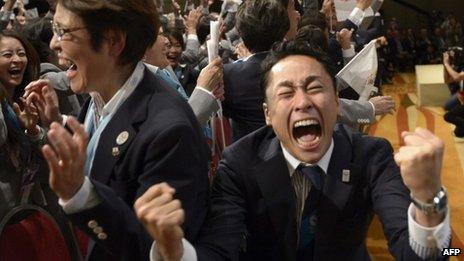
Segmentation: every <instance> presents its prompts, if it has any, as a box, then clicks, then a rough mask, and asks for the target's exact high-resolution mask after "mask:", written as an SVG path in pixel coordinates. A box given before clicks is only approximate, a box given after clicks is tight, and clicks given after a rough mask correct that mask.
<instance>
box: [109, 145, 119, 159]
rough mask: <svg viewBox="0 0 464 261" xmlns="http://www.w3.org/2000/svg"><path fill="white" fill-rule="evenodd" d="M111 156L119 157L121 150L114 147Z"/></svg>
mask: <svg viewBox="0 0 464 261" xmlns="http://www.w3.org/2000/svg"><path fill="white" fill-rule="evenodd" d="M111 154H113V156H114V157H116V156H118V155H119V148H118V147H113V150H112V151H111Z"/></svg>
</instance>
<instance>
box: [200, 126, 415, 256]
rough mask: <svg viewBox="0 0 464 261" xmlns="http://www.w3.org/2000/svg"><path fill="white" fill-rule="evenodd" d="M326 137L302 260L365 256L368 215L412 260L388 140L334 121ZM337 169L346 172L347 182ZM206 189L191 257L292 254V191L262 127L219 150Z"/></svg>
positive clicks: (402, 192)
mask: <svg viewBox="0 0 464 261" xmlns="http://www.w3.org/2000/svg"><path fill="white" fill-rule="evenodd" d="M333 140H334V149H333V154H332V156H331V159H330V163H329V167H328V171H327V176H326V178H325V185H324V188H323V194H322V199H321V203H320V207H319V209H318V214H317V215H318V216H317V226H316V233H315V243H314V245H315V248H314V253H313V256H303V258H302V260H369V255H368V253H367V249H366V246H365V237H366V234H367V230H368V228H369V224H370V223H371V221H372V217H373V215H374V213H375V214H377V215H378V216H379V219H380V221H381V222H382V225H383V227H384V232H385V235H386V237H387V239H388V243H389V248H390V252H391V253H392V255H393V256H395V257H396V258H397V259H400V260H416V259H418V256H417V255H416V254H415V253H414V252H413V250H412V249H411V247H410V245H409V236H408V218H407V209H408V207H409V205H410V198H409V191H408V189H407V188H406V187H405V185H404V184H403V182H402V179H401V175H400V171H399V169H398V167H397V165H396V164H395V162H394V160H393V156H392V153H393V150H392V147H391V145H390V144H389V143H388V141H386V140H385V139H381V138H375V137H370V136H362V135H361V134H359V133H355V132H351V131H349V130H347V129H345V127H343V126H342V125H337V126H336V128H335V131H334V134H333ZM343 170H349V171H350V178H349V181H347V182H346V180H345V182H343V181H342V173H343ZM211 193H212V195H211V203H210V204H211V205H210V210H209V213H208V216H207V219H206V221H205V224H204V226H203V228H202V231H201V235H200V237H199V239H198V240H197V241H196V242H194V246H195V248H196V251H197V256H198V260H298V258H297V250H296V249H297V227H296V218H295V215H296V214H295V194H294V193H295V192H294V189H293V186H292V184H291V179H290V175H289V172H288V167H287V164H286V161H285V158H284V156H283V153H282V149H281V146H280V141H279V140H278V139H277V137H276V136H275V134H274V132H273V130H272V129H271V128H270V127H263V128H261V129H259V130H257V131H255V132H253V133H251V134H250V135H247V136H246V137H244V138H242V139H241V140H239V141H238V142H236V143H235V144H232V145H231V146H230V147H228V148H227V149H226V150H225V151H224V154H223V160H222V161H221V163H220V165H219V168H218V172H217V175H216V177H215V181H214V183H213V187H212V190H211ZM300 258H301V256H300ZM300 260H301V259H300Z"/></svg>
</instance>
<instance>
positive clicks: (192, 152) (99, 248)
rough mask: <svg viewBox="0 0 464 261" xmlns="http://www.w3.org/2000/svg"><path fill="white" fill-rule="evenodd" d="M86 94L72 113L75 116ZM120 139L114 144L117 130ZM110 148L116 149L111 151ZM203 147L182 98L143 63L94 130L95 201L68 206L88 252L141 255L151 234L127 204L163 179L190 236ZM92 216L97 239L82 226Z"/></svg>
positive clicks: (197, 211) (196, 222) (204, 164)
mask: <svg viewBox="0 0 464 261" xmlns="http://www.w3.org/2000/svg"><path fill="white" fill-rule="evenodd" d="M88 107H89V102H87V103H86V104H85V106H84V108H83V110H82V112H81V114H80V116H79V121H80V122H83V121H84V119H85V115H86V113H87V109H88ZM124 131H126V132H128V133H129V136H128V139H127V140H126V141H125V142H124V143H122V144H120V145H118V143H117V142H116V139H117V137H118V135H119V134H120V133H122V132H124ZM115 151H117V153H115ZM208 162H209V150H208V147H207V145H206V142H205V138H204V135H203V132H202V131H201V129H200V127H199V125H198V122H197V120H196V118H195V116H194V114H193V112H192V110H191V108H190V107H189V105H188V104H187V103H186V102H185V101H184V100H182V98H181V97H180V96H179V95H178V94H177V93H176V91H175V90H173V89H172V88H171V87H169V86H168V85H167V84H166V83H165V82H163V81H162V80H161V79H159V78H156V76H155V75H154V74H153V73H151V72H150V71H149V70H148V69H147V68H145V70H144V77H143V79H142V80H141V82H140V83H139V85H138V86H137V87H136V89H135V90H134V92H133V93H132V94H131V95H130V96H129V97H128V98H127V100H126V101H125V102H124V103H123V104H122V105H121V107H120V108H119V109H118V110H117V112H116V113H115V114H114V115H113V117H112V119H111V120H110V121H109V122H108V124H107V126H106V128H105V129H104V131H103V133H102V134H101V136H100V140H99V142H98V146H97V148H96V152H95V158H94V162H93V166H92V169H91V172H90V180H91V182H92V183H93V185H94V186H95V189H96V192H97V194H98V197H99V198H100V199H101V203H100V204H99V205H97V206H96V207H93V208H91V209H87V210H84V211H80V212H78V213H75V214H70V215H68V217H69V218H70V219H71V221H72V222H73V223H74V224H75V225H77V226H78V227H79V228H80V229H81V230H83V231H84V232H85V233H86V234H87V235H88V236H90V237H91V239H92V240H93V242H91V245H93V244H94V245H93V246H91V247H89V251H90V253H88V255H87V259H89V260H148V256H149V251H150V247H151V243H152V242H153V240H152V238H151V237H150V236H149V234H148V233H147V232H146V230H145V229H144V227H143V226H142V224H141V223H139V222H138V219H137V217H136V215H135V213H134V211H133V209H132V208H133V204H134V201H135V200H136V199H137V198H138V197H139V196H141V195H142V194H143V193H144V192H145V191H146V190H147V189H148V188H149V187H150V186H152V185H154V184H156V183H160V182H167V183H168V184H169V185H171V186H172V187H174V188H175V189H176V194H175V198H177V199H179V200H181V202H182V207H183V208H184V210H185V213H186V219H185V223H184V230H185V236H186V238H190V239H192V240H194V239H195V238H196V236H197V234H198V232H199V229H200V227H201V224H202V223H203V219H204V217H205V215H206V209H207V199H208V196H209V182H208V176H207V172H208ZM92 220H94V221H96V222H97V224H98V226H99V227H101V228H102V230H103V233H106V235H107V238H105V239H101V238H99V237H98V234H99V233H97V232H99V231H97V232H95V231H94V229H93V228H92V227H91V226H90V224H89V222H90V221H92Z"/></svg>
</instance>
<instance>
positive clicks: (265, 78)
mask: <svg viewBox="0 0 464 261" xmlns="http://www.w3.org/2000/svg"><path fill="white" fill-rule="evenodd" d="M292 55H304V56H308V57H311V58H313V59H315V60H316V61H318V62H319V63H320V64H321V65H322V66H323V67H324V69H325V70H326V71H327V73H328V74H329V76H330V77H331V79H332V83H333V87H334V91H336V84H335V68H334V67H333V65H332V63H331V62H330V58H329V56H328V55H327V54H326V53H325V52H324V51H322V49H321V48H320V47H319V46H315V45H311V44H310V43H308V42H306V41H303V40H298V39H295V40H292V41H284V42H280V43H276V44H275V45H274V46H273V48H272V51H271V53H270V54H269V55H268V56H267V57H266V59H265V60H264V61H263V63H262V65H261V82H260V87H261V91H262V92H263V96H264V97H265V100H266V99H267V97H266V89H267V87H268V85H269V72H270V71H271V69H272V67H274V65H276V64H277V63H278V62H280V61H281V60H282V59H285V58H287V57H289V56H292Z"/></svg>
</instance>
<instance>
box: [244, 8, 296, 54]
mask: <svg viewBox="0 0 464 261" xmlns="http://www.w3.org/2000/svg"><path fill="white" fill-rule="evenodd" d="M236 27H237V30H238V31H239V33H240V36H241V37H242V39H243V43H244V44H245V46H246V47H247V48H248V50H250V51H251V52H253V53H258V52H263V51H269V49H271V47H272V45H273V44H274V43H275V42H278V41H282V40H283V39H284V37H285V34H287V31H288V30H289V28H290V20H289V18H288V13H287V7H286V6H285V7H284V6H283V4H282V3H281V2H280V1H277V0H249V1H246V2H245V3H244V4H242V5H241V6H240V7H239V9H238V12H237V15H236Z"/></svg>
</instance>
